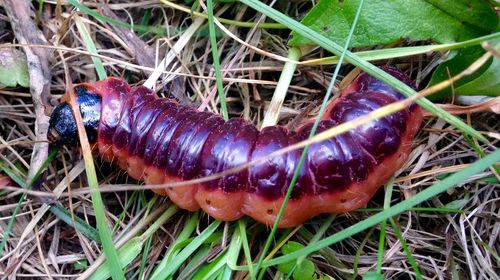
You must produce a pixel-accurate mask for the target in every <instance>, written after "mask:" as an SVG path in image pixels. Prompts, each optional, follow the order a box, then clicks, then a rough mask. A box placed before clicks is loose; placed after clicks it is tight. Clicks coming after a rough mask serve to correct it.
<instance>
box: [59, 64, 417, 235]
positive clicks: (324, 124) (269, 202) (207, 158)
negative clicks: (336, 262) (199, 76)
mask: <svg viewBox="0 0 500 280" xmlns="http://www.w3.org/2000/svg"><path fill="white" fill-rule="evenodd" d="M383 69H384V71H386V72H388V73H389V74H391V75H392V76H394V77H396V78H398V79H399V80H401V81H403V82H405V83H406V84H408V85H410V86H411V85H412V82H411V80H410V79H409V77H408V76H406V75H405V74H404V73H403V72H401V71H400V70H398V69H397V68H394V67H384V68H383ZM69 92H71V91H69ZM74 92H75V93H76V96H77V103H78V105H79V108H80V111H81V114H82V118H83V124H84V126H85V129H86V131H87V135H88V138H89V141H90V142H91V143H93V144H94V145H93V147H94V150H96V151H97V152H98V153H99V155H100V156H101V157H102V158H103V159H104V160H106V161H109V162H111V161H113V162H116V163H117V164H118V165H119V166H120V167H121V168H122V169H124V170H126V171H127V173H128V174H129V175H130V176H131V177H133V178H135V179H138V180H143V181H145V183H146V184H162V183H168V182H178V181H183V180H189V179H194V178H201V177H205V176H209V175H212V174H216V173H219V172H222V171H224V170H228V169H230V168H234V167H237V166H241V165H243V164H245V163H247V162H249V161H252V160H255V159H258V158H261V157H264V156H266V155H268V154H270V153H272V152H275V151H277V150H279V149H282V148H284V147H287V146H288V145H291V144H294V143H297V142H300V141H303V140H305V139H307V138H308V136H309V132H310V130H311V127H312V123H313V121H311V120H308V121H306V122H305V123H304V124H303V125H301V126H300V127H299V128H298V129H296V130H295V131H288V130H287V129H286V128H284V127H282V126H270V127H265V128H263V129H262V130H260V131H259V130H258V129H257V128H256V127H255V126H254V125H253V124H252V123H249V122H248V121H246V120H243V119H241V118H232V119H230V120H229V121H227V122H225V121H224V120H223V119H222V118H221V117H220V116H218V115H216V114H213V113H209V112H199V111H197V110H196V109H194V108H191V107H188V106H184V105H180V104H178V103H177V102H175V101H174V100H171V99H166V98H159V97H158V96H157V95H156V94H155V93H154V92H153V91H151V90H150V89H148V88H145V87H142V86H138V87H133V88H131V87H130V86H129V85H128V84H127V83H126V82H125V81H123V80H121V79H119V78H108V79H106V80H103V81H98V82H95V83H82V84H77V85H75V86H74ZM403 98H404V97H403V95H401V94H400V93H398V92H396V91H395V90H394V89H392V88H391V87H390V86H388V85H387V84H385V83H383V82H381V81H379V80H377V79H375V78H373V77H371V76H369V75H367V74H366V73H363V74H361V75H360V76H359V77H358V78H356V80H354V81H353V82H352V83H351V85H349V86H348V87H347V88H346V89H344V90H343V91H342V95H341V96H340V97H339V98H338V99H336V100H334V101H332V102H331V103H330V104H329V105H328V107H327V109H326V111H325V114H324V115H323V116H322V118H321V122H320V125H319V127H318V132H321V131H323V130H326V129H328V128H331V127H333V126H335V125H337V124H340V123H343V122H346V121H350V120H353V119H355V118H357V117H360V116H362V115H365V114H368V113H370V112H371V111H373V110H375V109H378V108H380V107H382V106H384V105H387V104H389V103H393V102H396V101H398V100H401V99H403ZM65 100H67V97H63V99H62V103H61V104H59V105H58V106H57V107H56V108H55V109H54V111H53V113H52V116H51V119H50V127H49V138H50V141H51V142H52V143H54V144H56V145H76V144H77V129H76V123H75V118H74V116H73V113H72V110H71V108H70V106H69V104H68V103H67V102H66V101H65ZM421 122H422V109H421V108H420V107H418V106H417V105H411V106H410V107H407V108H405V109H404V110H402V111H399V112H396V113H393V114H391V115H389V116H386V117H383V118H380V119H377V120H374V121H371V122H369V123H367V124H364V125H362V126H359V127H357V128H355V129H353V130H351V131H349V132H346V133H344V134H341V135H338V136H336V137H333V138H330V139H328V140H326V141H323V142H321V143H317V144H313V145H311V146H310V147H309V151H308V155H307V157H306V159H305V162H304V164H303V166H302V169H301V172H300V175H299V178H298V180H297V182H296V185H295V187H294V190H293V193H292V197H291V199H290V201H289V203H288V205H287V207H286V210H285V213H284V215H283V217H282V219H281V221H280V223H279V226H280V227H292V226H296V225H299V224H301V223H303V222H304V221H305V220H307V219H309V218H311V217H313V216H315V215H318V214H320V213H344V212H349V211H352V210H355V209H357V208H359V207H362V206H363V205H365V204H366V203H367V202H368V201H369V200H370V199H371V197H372V196H373V195H374V193H375V192H376V190H377V189H378V188H379V187H380V186H381V185H383V184H384V183H385V182H386V181H387V180H388V179H389V177H390V176H392V175H393V174H394V173H395V172H396V171H397V170H398V169H399V168H401V166H402V165H403V163H404V162H405V161H406V159H407V157H408V155H409V153H410V151H411V144H412V141H413V138H414V136H415V134H416V133H417V131H418V128H419V127H420V124H421ZM301 153H302V149H299V150H294V151H292V152H289V153H287V154H284V155H281V156H277V157H274V158H271V159H268V160H267V161H265V162H261V163H259V164H256V165H254V166H251V167H250V168H248V169H245V170H243V171H240V172H238V173H236V174H231V175H228V176H224V177H222V178H220V179H217V180H212V181H209V182H206V183H202V184H196V185H192V186H189V187H180V188H166V189H155V190H153V191H155V192H156V193H158V194H161V195H168V196H169V197H170V199H171V200H172V201H173V202H174V203H176V204H177V205H178V206H179V207H181V208H184V209H187V210H190V211H195V210H198V209H199V208H200V207H201V208H202V209H203V210H204V211H205V212H206V213H208V214H209V215H210V216H213V217H215V218H217V219H220V220H224V221H232V220H236V219H239V218H241V217H242V216H243V215H248V216H250V217H252V218H254V219H255V220H257V221H260V222H262V223H266V224H273V223H274V221H275V219H276V216H277V214H278V212H279V209H280V206H281V203H282V201H283V198H284V195H285V193H286V192H287V188H288V185H289V183H290V181H291V179H292V177H293V173H294V170H295V167H296V165H297V164H298V162H299V158H300V155H301Z"/></svg>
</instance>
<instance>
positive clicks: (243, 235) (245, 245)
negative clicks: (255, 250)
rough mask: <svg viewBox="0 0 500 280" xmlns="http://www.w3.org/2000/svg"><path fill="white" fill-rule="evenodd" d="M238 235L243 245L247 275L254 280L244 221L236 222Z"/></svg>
mask: <svg viewBox="0 0 500 280" xmlns="http://www.w3.org/2000/svg"><path fill="white" fill-rule="evenodd" d="M238 233H239V236H240V238H241V243H242V244H243V253H244V254H245V258H246V261H247V263H248V274H250V279H255V271H254V268H253V261H252V255H251V254H250V246H249V244H248V239H247V231H246V222H245V220H244V219H239V220H238ZM237 257H238V256H236V258H237Z"/></svg>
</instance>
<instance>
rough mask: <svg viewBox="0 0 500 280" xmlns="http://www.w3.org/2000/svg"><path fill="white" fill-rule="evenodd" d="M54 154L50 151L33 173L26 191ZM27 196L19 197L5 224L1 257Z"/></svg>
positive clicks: (55, 152) (0, 250) (0, 246)
mask: <svg viewBox="0 0 500 280" xmlns="http://www.w3.org/2000/svg"><path fill="white" fill-rule="evenodd" d="M56 154H57V150H56V149H52V150H51V151H50V153H49V155H48V157H47V159H46V160H45V161H44V162H43V164H42V166H40V169H38V171H37V172H36V173H35V175H34V176H33V179H31V182H30V183H29V184H28V186H27V188H26V189H28V190H30V189H31V187H32V186H33V184H34V183H35V182H36V181H37V180H38V178H39V177H40V174H42V172H43V170H44V169H45V168H46V167H47V165H48V164H49V162H51V161H52V160H53V159H54V157H55V156H56ZM27 195H28V193H26V192H25V193H23V194H22V195H21V198H20V199H19V201H18V202H17V205H16V207H15V208H14V211H13V212H12V215H11V216H10V219H9V223H8V224H7V228H6V229H5V232H4V235H3V238H2V242H1V243H0V256H1V255H2V253H3V250H4V249H5V245H7V239H8V238H9V236H10V232H11V231H12V228H13V227H14V221H15V219H16V216H17V213H19V210H20V209H21V204H22V203H23V201H24V200H25V199H26V196H27Z"/></svg>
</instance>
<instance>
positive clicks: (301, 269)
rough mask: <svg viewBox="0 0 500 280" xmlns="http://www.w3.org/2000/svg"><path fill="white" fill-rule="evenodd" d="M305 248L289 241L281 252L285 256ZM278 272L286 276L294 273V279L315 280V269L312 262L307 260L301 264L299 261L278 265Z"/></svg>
mask: <svg viewBox="0 0 500 280" xmlns="http://www.w3.org/2000/svg"><path fill="white" fill-rule="evenodd" d="M304 247H305V246H304V245H302V244H300V243H298V242H295V241H288V242H287V243H286V244H285V245H283V248H281V252H282V253H283V255H286V254H290V253H293V252H295V251H297V250H300V249H302V248H304ZM278 270H279V271H281V272H282V273H285V274H290V273H292V275H293V279H295V280H301V279H313V276H314V271H315V267H314V264H313V262H312V261H310V260H308V259H306V260H304V261H302V262H301V263H299V264H298V263H297V261H291V262H287V263H283V264H279V265H278Z"/></svg>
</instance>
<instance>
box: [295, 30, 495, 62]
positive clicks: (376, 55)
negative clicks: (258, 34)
mask: <svg viewBox="0 0 500 280" xmlns="http://www.w3.org/2000/svg"><path fill="white" fill-rule="evenodd" d="M498 38H500V32H497V33H493V34H488V35H485V36H481V37H477V38H474V39H470V40H467V41H462V42H457V43H448V44H438V45H427V46H412V47H399V48H389V49H375V50H369V51H360V52H355V53H354V54H355V55H357V56H358V57H359V58H360V59H363V60H367V61H375V60H384V59H391V58H398V57H407V56H413V55H418V54H425V53H428V52H437V51H446V50H455V49H460V48H465V47H470V46H475V45H479V44H481V43H482V42H484V41H490V40H495V39H498ZM338 62H339V58H338V57H337V56H330V57H325V58H319V59H311V60H307V61H304V62H301V63H300V64H304V65H328V64H336V63H338Z"/></svg>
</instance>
